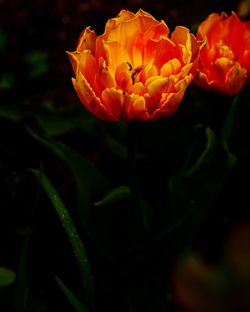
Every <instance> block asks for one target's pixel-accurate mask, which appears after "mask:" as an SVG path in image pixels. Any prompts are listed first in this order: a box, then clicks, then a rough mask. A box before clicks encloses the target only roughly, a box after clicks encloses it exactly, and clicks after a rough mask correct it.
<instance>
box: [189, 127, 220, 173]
mask: <svg viewBox="0 0 250 312" xmlns="http://www.w3.org/2000/svg"><path fill="white" fill-rule="evenodd" d="M206 136H207V143H206V147H205V149H204V151H203V152H202V154H201V155H200V157H199V158H198V160H197V161H196V163H195V165H194V166H193V167H192V168H191V169H189V170H188V172H187V173H186V174H187V176H189V175H192V174H194V173H195V172H196V171H198V170H199V169H200V167H201V166H202V165H204V163H206V162H207V160H208V159H209V157H210V155H211V152H212V151H213V150H214V148H215V145H216V137H215V134H214V132H213V131H212V130H211V129H210V128H206Z"/></svg>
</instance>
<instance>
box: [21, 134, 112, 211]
mask: <svg viewBox="0 0 250 312" xmlns="http://www.w3.org/2000/svg"><path fill="white" fill-rule="evenodd" d="M27 130H28V132H29V133H30V135H31V136H32V137H33V138H35V139H36V140H38V141H39V142H40V143H42V144H43V145H44V146H46V147H47V148H49V149H50V150H51V151H52V152H53V153H54V154H55V155H56V156H58V157H59V158H60V159H61V160H62V161H64V162H65V163H66V164H67V165H68V166H69V168H70V170H71V172H72V173H73V175H74V177H75V179H76V184H77V188H78V194H79V195H80V201H81V210H80V211H79V212H80V213H82V215H84V209H86V210H88V208H89V207H90V206H92V203H93V202H95V201H96V199H97V198H98V197H99V198H100V197H101V196H102V195H103V194H105V192H107V191H108V190H109V189H110V184H109V182H108V180H107V179H106V178H105V177H104V176H103V175H102V174H101V173H100V172H99V170H98V169H97V168H96V167H95V166H94V165H93V164H92V163H91V162H90V161H89V160H88V159H86V158H85V157H83V156H82V155H80V154H78V153H77V152H75V151H74V150H72V149H71V148H70V147H68V146H66V145H64V144H63V143H61V142H58V141H55V140H52V139H50V138H47V137H45V136H42V135H41V134H38V133H37V132H36V131H34V130H32V129H30V128H27Z"/></svg>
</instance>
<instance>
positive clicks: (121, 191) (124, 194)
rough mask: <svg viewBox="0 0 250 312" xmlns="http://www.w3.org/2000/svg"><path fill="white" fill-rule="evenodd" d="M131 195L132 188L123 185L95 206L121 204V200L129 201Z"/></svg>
mask: <svg viewBox="0 0 250 312" xmlns="http://www.w3.org/2000/svg"><path fill="white" fill-rule="evenodd" d="M130 195H131V191H130V188H129V187H128V186H125V185H122V186H118V187H116V188H114V189H112V190H111V191H110V192H108V194H107V195H105V196H104V198H102V199H101V200H99V201H97V202H95V204H94V205H95V206H103V205H108V204H113V203H116V202H119V201H120V200H124V199H128V198H129V197H130Z"/></svg>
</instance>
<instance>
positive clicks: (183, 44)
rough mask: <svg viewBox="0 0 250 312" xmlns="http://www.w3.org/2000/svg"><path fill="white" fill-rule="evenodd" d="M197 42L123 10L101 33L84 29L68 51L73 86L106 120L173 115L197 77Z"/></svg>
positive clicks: (180, 29)
mask: <svg viewBox="0 0 250 312" xmlns="http://www.w3.org/2000/svg"><path fill="white" fill-rule="evenodd" d="M200 46H201V43H200V42H198V41H197V39H196V38H195V36H194V35H192V34H191V33H190V32H189V30H188V29H187V28H185V27H181V26H177V27H176V29H175V30H174V32H173V33H172V35H171V36H170V37H169V29H168V27H167V25H166V24H165V23H164V22H163V21H161V22H159V21H157V20H155V19H154V18H153V17H152V16H151V15H150V14H148V13H146V12H144V11H142V10H139V11H138V12H137V13H136V14H133V13H131V12H129V11H125V10H122V11H121V12H120V14H119V15H118V16H117V17H116V18H112V19H110V20H108V22H107V24H106V27H105V31H104V34H102V35H100V36H97V35H96V34H95V32H94V31H92V30H91V29H90V28H89V27H87V28H86V29H85V30H84V31H83V33H82V34H81V36H80V39H79V42H78V46H77V49H76V51H75V52H72V53H69V57H70V60H71V62H72V66H73V70H74V72H75V76H76V78H73V79H72V81H73V84H74V87H75V90H76V92H77V93H78V96H79V98H80V100H81V102H82V103H83V105H84V106H85V107H86V108H87V109H88V110H89V111H90V112H92V113H93V114H94V115H95V116H96V117H98V118H101V119H103V120H107V121H121V120H124V121H130V120H155V119H158V118H166V117H169V116H170V115H172V114H173V113H174V112H175V111H176V109H177V107H178V106H179V104H180V102H181V100H182V98H183V95H184V92H185V90H186V88H187V86H188V85H189V84H190V82H191V81H192V79H193V76H194V74H195V73H196V68H197V62H198V56H199V50H200Z"/></svg>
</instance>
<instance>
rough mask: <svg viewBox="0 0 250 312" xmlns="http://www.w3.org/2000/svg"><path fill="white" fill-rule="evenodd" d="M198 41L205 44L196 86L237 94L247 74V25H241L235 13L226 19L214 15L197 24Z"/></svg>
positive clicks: (249, 55)
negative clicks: (204, 41)
mask: <svg viewBox="0 0 250 312" xmlns="http://www.w3.org/2000/svg"><path fill="white" fill-rule="evenodd" d="M197 38H198V39H200V40H204V39H205V40H206V46H205V47H204V48H203V49H202V51H201V53H200V60H199V65H198V74H197V76H196V79H195V82H196V83H197V85H198V86H200V87H203V88H205V89H211V90H215V91H218V92H221V93H225V94H227V95H234V94H236V93H238V92H239V91H240V90H241V89H242V87H243V86H244V85H245V83H246V81H247V79H248V76H249V73H250V22H242V21H241V20H240V19H239V18H238V17H237V15H236V14H235V13H234V12H232V14H231V16H229V17H228V16H227V15H226V14H225V13H221V15H219V14H217V13H213V14H210V15H209V16H208V17H207V19H206V20H205V21H203V22H202V23H201V24H200V26H199V28H198V32H197Z"/></svg>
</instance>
